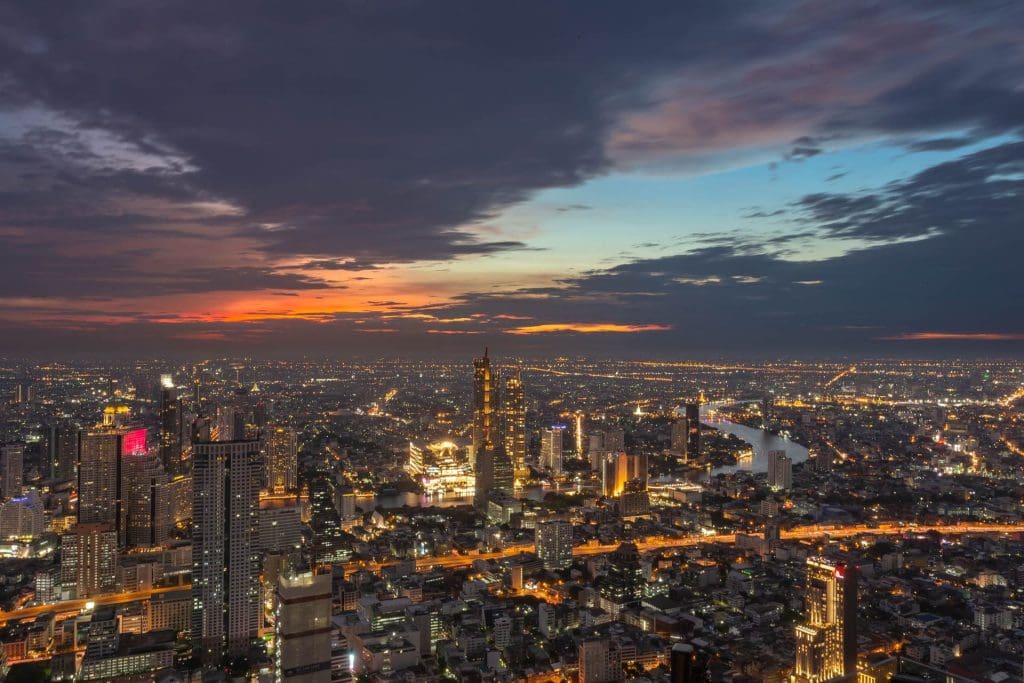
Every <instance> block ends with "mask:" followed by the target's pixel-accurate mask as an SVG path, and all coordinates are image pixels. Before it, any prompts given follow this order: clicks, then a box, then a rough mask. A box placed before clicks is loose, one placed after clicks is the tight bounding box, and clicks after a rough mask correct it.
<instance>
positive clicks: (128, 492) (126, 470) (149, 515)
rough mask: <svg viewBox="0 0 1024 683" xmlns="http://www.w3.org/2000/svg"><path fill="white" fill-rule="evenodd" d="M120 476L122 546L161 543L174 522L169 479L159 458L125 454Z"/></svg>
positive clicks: (144, 545)
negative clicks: (122, 519) (122, 527)
mask: <svg viewBox="0 0 1024 683" xmlns="http://www.w3.org/2000/svg"><path fill="white" fill-rule="evenodd" d="M121 475H122V477H123V478H124V480H123V482H122V484H121V490H122V491H123V492H124V508H125V529H126V532H125V543H126V545H127V546H128V547H132V548H138V547H151V546H157V545H161V544H163V543H164V542H166V541H167V538H168V535H169V533H170V529H171V526H172V525H173V523H174V521H173V516H174V506H173V505H172V503H171V500H170V493H171V488H170V487H169V481H170V480H169V478H168V476H167V473H166V472H165V471H164V467H163V463H162V462H161V460H160V458H159V457H158V456H157V455H155V454H154V455H151V454H148V453H136V454H129V455H125V456H124V457H123V458H122V463H121Z"/></svg>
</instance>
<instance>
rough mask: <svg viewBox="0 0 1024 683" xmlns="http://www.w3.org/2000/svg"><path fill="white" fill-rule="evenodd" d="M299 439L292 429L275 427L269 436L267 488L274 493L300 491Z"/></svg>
mask: <svg viewBox="0 0 1024 683" xmlns="http://www.w3.org/2000/svg"><path fill="white" fill-rule="evenodd" d="M298 450H299V446H298V439H297V437H296V436H295V430H294V429H292V428H291V427H274V428H273V429H271V430H270V433H269V434H268V435H267V472H266V481H267V488H268V489H270V490H271V491H273V492H274V493H285V492H287V491H295V490H297V489H298Z"/></svg>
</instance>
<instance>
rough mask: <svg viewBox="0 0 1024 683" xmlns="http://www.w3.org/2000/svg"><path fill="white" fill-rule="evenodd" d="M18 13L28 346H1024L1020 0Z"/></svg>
mask: <svg viewBox="0 0 1024 683" xmlns="http://www.w3.org/2000/svg"><path fill="white" fill-rule="evenodd" d="M0 24H2V25H3V30H2V31H0V94H2V95H3V97H0V197H2V200H3V201H2V202H0V244H2V246H3V249H0V273H2V274H0V332H2V334H0V354H4V355H15V356H31V357H69V356H75V355H88V354H104V355H109V356H117V355H120V356H132V357H136V356H143V357H153V356H163V357H197V356H204V355H213V354H215V355H219V356H224V355H232V356H239V355H249V354H251V355H253V356H257V357H277V356H292V357H294V356H300V355H303V354H310V355H333V356H338V355H344V356H352V355H368V356H372V357H381V356H389V355H410V354H417V355H437V356H451V357H454V356H463V355H465V354H466V353H468V352H478V349H479V348H481V347H483V346H485V345H487V344H490V345H491V346H492V347H494V348H498V347H500V348H502V349H503V352H504V353H505V354H506V355H509V356H511V355H521V356H524V357H541V356H555V355H560V354H564V353H568V352H573V353H585V354H596V355H600V356H603V357H627V356H628V357H658V358H664V357H674V358H695V357H698V358H710V357H725V356H728V357H734V356H750V357H755V356H760V357H767V356H787V357H810V356H814V357H822V356H829V355H843V354H851V355H871V356H878V357H912V356H920V357H934V356H953V355H961V356H965V357H985V356H998V357H1010V356H1018V355H1019V354H1020V353H1021V352H1022V350H1024V326H1022V324H1021V320H1024V308H1022V306H1024V304H1022V303H1021V301H1020V298H1019V297H1017V296H1013V291H1014V289H1015V288H1016V282H1017V271H1018V265H1017V260H1018V256H1017V255H1018V254H1019V253H1020V252H1021V250H1022V248H1024V237H1022V236H1021V234H1020V230H1019V228H1018V225H1017V224H1018V222H1019V219H1018V216H1019V215H1020V214H1021V212H1022V209H1024V180H1022V170H1024V142H1022V140H1021V132H1022V126H1024V114H1022V112H1024V95H1022V91H1021V88H1020V77H1019V73H1020V69H1021V66H1022V65H1024V53H1022V52H1021V50H1020V49H1019V45H1020V44H1021V42H1022V38H1024V7H1022V6H1021V5H1019V4H1015V3H1005V2H979V3H970V4H963V3H925V2H899V3H884V4H881V3H879V4H857V5H846V4H836V3H800V2H778V3H770V4H758V3H747V4H743V5H728V4H708V5H689V4H686V3H664V4H658V5H655V6H652V7H649V8H647V10H646V11H645V12H643V13H641V12H638V11H637V9H636V8H635V7H630V6H627V5H611V4H601V5H599V6H594V5H593V4H592V3H585V4H584V3H577V4H572V3H570V4H565V5H559V6H551V5H549V4H527V5H523V4H516V5H507V6H485V5H480V4H478V3H455V2H452V3H441V4H434V3H417V2H410V3H398V4H396V3H360V2H356V3H333V4H331V5H309V6H304V7H293V6H288V7H284V6H280V5H274V4H269V3H268V4H263V3H244V4H242V3H230V2H225V3H217V4H216V5H213V6H207V7H201V8H186V7H185V6H183V5H179V4H176V3H140V4H136V5H131V6H124V5H122V4H119V3H114V2H99V3H89V4H87V5H79V6H67V7H64V6H61V7H56V6H53V5H50V4H48V3H2V4H0Z"/></svg>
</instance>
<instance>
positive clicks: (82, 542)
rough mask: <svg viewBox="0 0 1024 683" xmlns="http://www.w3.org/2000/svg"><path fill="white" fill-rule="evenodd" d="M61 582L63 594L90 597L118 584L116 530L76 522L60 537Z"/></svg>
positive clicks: (108, 525)
mask: <svg viewBox="0 0 1024 683" xmlns="http://www.w3.org/2000/svg"><path fill="white" fill-rule="evenodd" d="M60 574H61V584H62V587H63V591H64V593H65V594H66V595H73V596H74V597H76V598H90V597H93V596H95V595H103V594H105V593H113V592H114V590H115V589H116V584H117V532H116V531H115V530H114V527H113V526H112V525H110V524H102V523H93V524H76V525H75V526H74V527H72V528H71V530H70V531H68V532H67V533H66V534H64V535H63V536H61V565H60Z"/></svg>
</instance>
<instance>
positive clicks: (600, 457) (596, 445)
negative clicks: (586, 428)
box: [589, 429, 626, 472]
mask: <svg viewBox="0 0 1024 683" xmlns="http://www.w3.org/2000/svg"><path fill="white" fill-rule="evenodd" d="M624 450H626V433H625V432H623V431H622V430H621V429H599V430H596V431H593V432H591V434H590V444H589V454H590V469H592V470H593V471H595V472H601V471H602V467H603V466H604V461H605V459H606V458H607V456H608V455H610V454H612V453H621V452H622V451H624Z"/></svg>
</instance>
